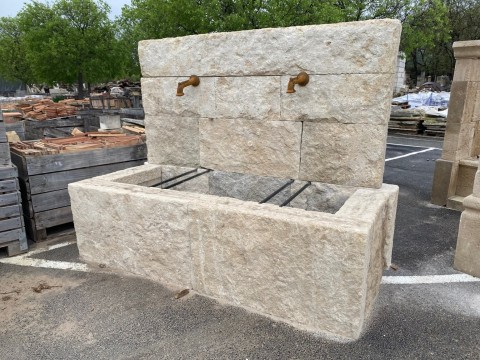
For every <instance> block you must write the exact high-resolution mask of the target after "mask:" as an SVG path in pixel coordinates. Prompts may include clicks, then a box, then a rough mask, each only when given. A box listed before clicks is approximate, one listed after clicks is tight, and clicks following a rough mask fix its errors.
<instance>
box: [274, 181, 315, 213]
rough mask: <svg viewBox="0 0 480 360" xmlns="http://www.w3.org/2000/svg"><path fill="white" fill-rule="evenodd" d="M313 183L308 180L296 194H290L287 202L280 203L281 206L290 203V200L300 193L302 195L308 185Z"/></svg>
mask: <svg viewBox="0 0 480 360" xmlns="http://www.w3.org/2000/svg"><path fill="white" fill-rule="evenodd" d="M310 184H311V182H310V181H309V182H307V183H306V184H305V185H303V186H302V187H301V188H300V190H298V191H297V192H296V193H295V194H293V195H292V196H290V197H289V198H288V199H287V200H285V202H284V203H283V204H282V205H280V207H283V206H285V205H288V204H289V203H290V201H292V200H293V199H295V198H296V197H297V196H298V195H300V193H301V192H302V191H303V190H305V189H306V188H307V187H309V186H310Z"/></svg>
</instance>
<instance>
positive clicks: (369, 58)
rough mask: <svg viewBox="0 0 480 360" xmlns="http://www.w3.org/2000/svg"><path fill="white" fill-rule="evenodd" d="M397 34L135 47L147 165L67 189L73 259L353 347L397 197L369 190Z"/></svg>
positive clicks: (382, 27) (321, 33) (272, 36)
mask: <svg viewBox="0 0 480 360" xmlns="http://www.w3.org/2000/svg"><path fill="white" fill-rule="evenodd" d="M400 31H401V27H400V24H399V22H397V21H394V20H375V21H368V22H356V23H346V24H335V25H319V26H305V27H292V28H279V29H263V30H254V31H241V32H234V33H215V34H208V35H198V36H188V37H183V38H172V39H162V40H149V41H142V42H140V44H139V55H140V62H141V67H142V74H143V78H142V93H143V103H144V107H145V113H146V119H145V123H146V133H147V145H148V165H144V166H140V167H137V168H132V169H127V170H125V171H120V172H116V173H113V174H110V175H105V176H100V177H97V178H93V179H90V180H86V181H82V182H78V183H75V184H71V185H70V187H69V191H70V196H71V202H72V210H73V215H74V221H75V228H76V231H77V239H78V247H79V249H80V254H81V257H82V258H83V259H85V260H87V261H90V262H96V263H105V264H106V265H107V266H109V267H112V268H116V269H120V270H122V271H124V272H125V273H129V274H135V275H139V276H143V277H147V278H149V279H152V280H155V281H159V282H161V283H163V284H165V285H168V286H172V287H173V288H174V289H178V290H181V289H183V288H189V289H192V290H194V291H195V292H197V293H198V294H201V295H205V296H209V297H212V298H215V299H218V300H222V301H225V302H227V303H229V304H232V305H235V306H241V307H244V308H246V309H249V310H252V311H255V312H259V313H261V314H264V315H266V316H270V317H272V318H274V319H278V320H281V321H284V322H288V323H290V324H292V325H293V326H296V327H298V328H301V329H306V330H309V331H314V332H318V333H322V334H326V335H334V336H337V337H342V338H348V339H356V338H358V337H359V336H360V335H361V332H362V329H363V328H364V325H365V323H366V320H367V318H368V316H369V314H370V313H371V311H372V307H373V304H374V300H375V298H376V296H377V294H378V290H379V286H380V281H381V276H382V270H383V269H384V268H385V267H386V266H389V264H390V258H391V250H392V239H393V229H394V222H395V212H396V202H397V195H398V188H397V187H396V186H393V185H386V184H382V177H383V171H384V158H385V148H386V135H387V122H388V117H389V112H390V99H391V88H392V84H393V79H394V72H395V62H396V56H397V51H398V44H399V36H400ZM192 75H194V76H192Z"/></svg>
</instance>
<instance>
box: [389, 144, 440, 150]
mask: <svg viewBox="0 0 480 360" xmlns="http://www.w3.org/2000/svg"><path fill="white" fill-rule="evenodd" d="M387 145H393V146H406V147H412V148H420V149H427V148H428V149H435V150H442V149H441V148H436V147H433V146H418V145H407V144H397V143H387Z"/></svg>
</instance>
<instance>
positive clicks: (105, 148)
mask: <svg viewBox="0 0 480 360" xmlns="http://www.w3.org/2000/svg"><path fill="white" fill-rule="evenodd" d="M146 155H147V151H146V146H145V144H144V141H143V138H142V137H141V136H137V135H125V134H118V133H117V134H111V133H110V134H108V133H107V134H106V133H85V134H83V135H82V136H78V137H77V136H76V137H70V138H63V139H62V138H59V139H43V140H41V141H40V140H39V141H30V142H19V143H16V144H15V145H13V144H12V152H11V156H12V161H13V163H14V164H15V165H16V166H17V167H18V172H19V178H20V187H21V190H22V200H23V204H24V206H23V213H24V218H25V225H26V230H27V235H28V236H29V238H31V239H32V240H34V241H41V240H44V239H46V237H47V229H49V228H51V227H54V226H57V225H62V224H66V223H70V222H72V213H71V210H70V197H69V195H68V189H67V187H68V184H69V183H72V182H75V181H80V180H84V179H88V178H91V177H94V176H98V175H104V174H107V173H110V172H113V171H117V170H122V169H126V168H129V167H132V166H138V165H142V164H143V163H144V162H145V160H146Z"/></svg>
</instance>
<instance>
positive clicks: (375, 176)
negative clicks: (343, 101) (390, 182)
mask: <svg viewBox="0 0 480 360" xmlns="http://www.w3.org/2000/svg"><path fill="white" fill-rule="evenodd" d="M386 132H387V128H386V127H385V126H382V125H367V124H336V123H311V122H305V123H304V124H303V138H302V157H301V163H300V175H299V178H300V179H302V180H311V181H321V182H325V183H332V184H341V185H349V186H362V187H372V188H379V187H380V186H381V184H382V179H383V171H384V160H385V148H386Z"/></svg>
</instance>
